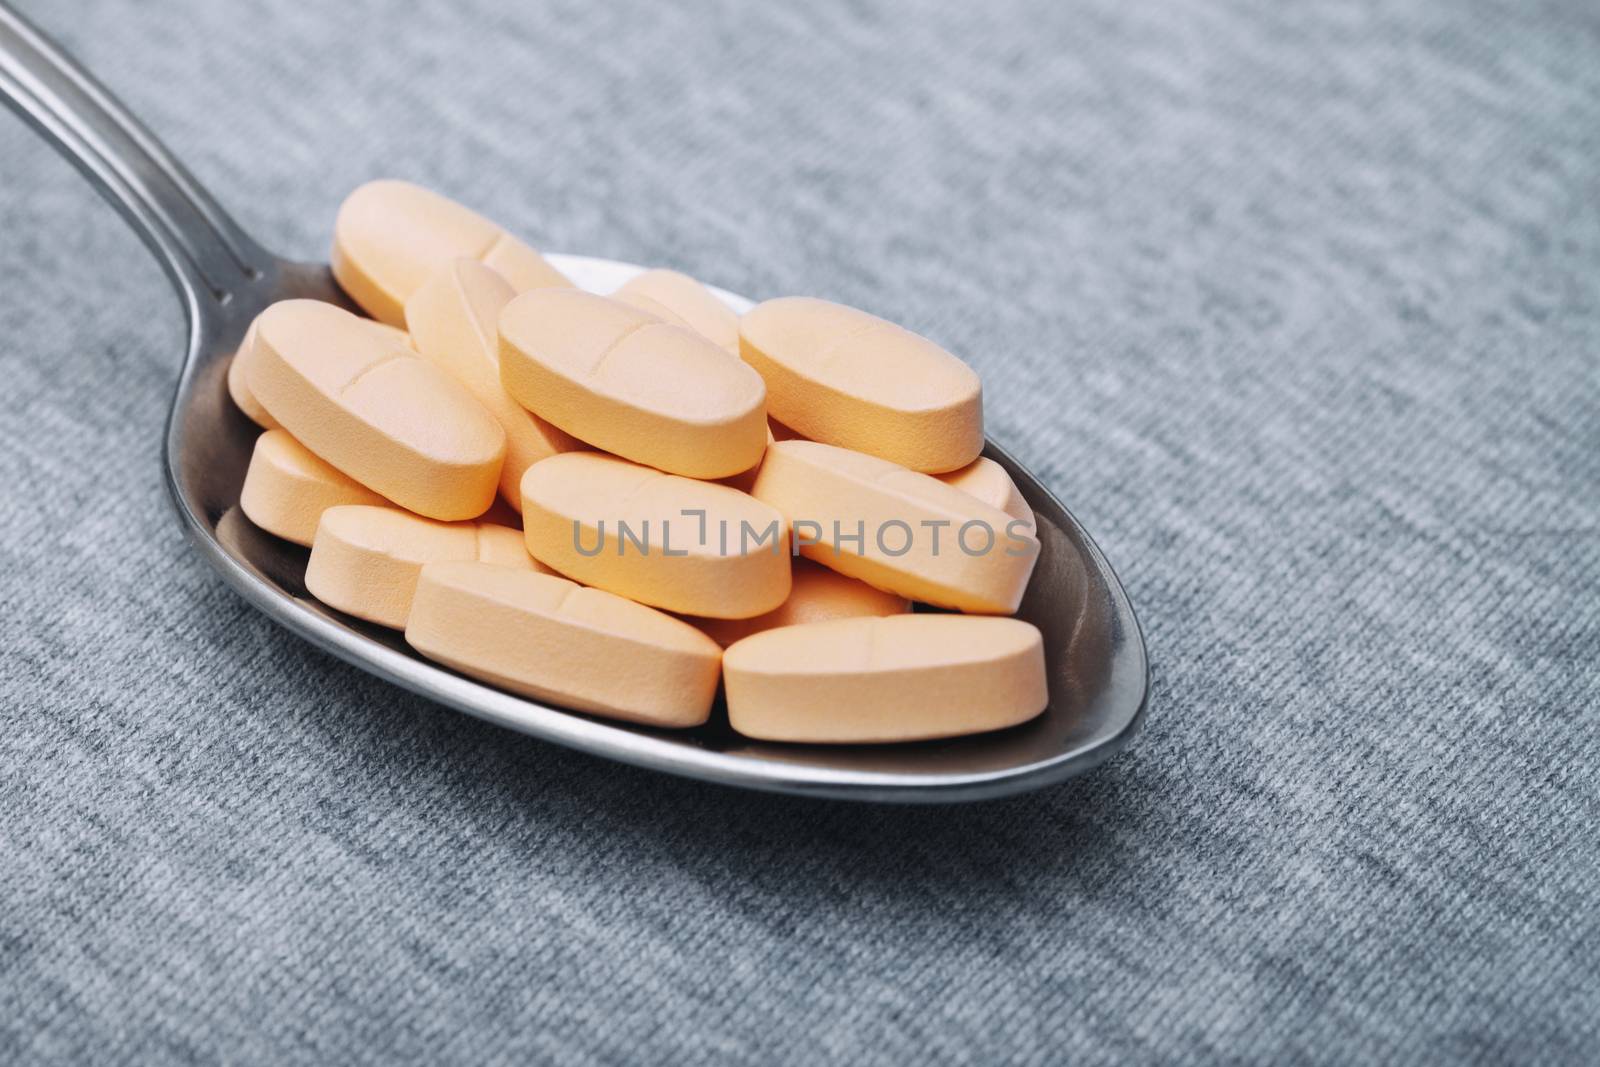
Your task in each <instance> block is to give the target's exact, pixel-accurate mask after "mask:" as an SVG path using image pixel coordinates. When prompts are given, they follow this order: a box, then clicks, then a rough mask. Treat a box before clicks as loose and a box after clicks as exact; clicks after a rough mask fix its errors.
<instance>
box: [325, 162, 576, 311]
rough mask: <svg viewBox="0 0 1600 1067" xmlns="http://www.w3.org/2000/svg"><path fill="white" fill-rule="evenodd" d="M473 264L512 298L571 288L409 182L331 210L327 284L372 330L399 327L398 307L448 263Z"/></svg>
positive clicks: (530, 254) (463, 211) (370, 191)
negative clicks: (357, 308) (498, 280)
mask: <svg viewBox="0 0 1600 1067" xmlns="http://www.w3.org/2000/svg"><path fill="white" fill-rule="evenodd" d="M463 257H464V258H466V259H476V260H478V261H479V262H481V263H484V264H486V265H488V266H490V267H493V268H494V269H495V270H497V271H499V272H500V273H501V274H502V275H504V277H505V279H506V281H508V282H510V283H511V287H512V288H513V289H515V290H516V291H517V292H519V293H520V292H522V291H524V290H526V289H536V288H539V287H541V286H547V285H557V286H568V285H571V284H572V282H570V281H568V280H567V278H566V276H565V275H563V274H562V273H561V272H560V271H558V270H556V269H555V267H553V266H551V265H550V263H549V262H548V261H546V260H545V258H544V257H543V256H541V255H539V253H537V252H535V251H534V250H533V249H532V248H529V247H528V246H527V245H525V244H523V243H522V242H521V241H519V240H517V239H516V238H515V237H512V236H511V235H510V234H508V233H506V232H505V231H504V230H502V229H501V228H500V227H499V226H496V225H495V224H494V223H492V222H490V221H489V220H488V219H486V218H484V217H483V216H482V215H479V214H478V213H477V212H475V211H472V210H470V209H468V208H465V207H463V206H461V205H460V204H458V203H456V202H455V201H454V200H450V199H448V198H446V197H443V196H440V195H439V194H438V193H435V192H432V191H431V190H428V189H424V188H422V187H421V186H420V185H412V184H411V183H410V182H402V181H394V180H390V179H385V180H381V181H372V182H367V183H366V184H365V185H361V186H358V187H357V188H356V190H355V191H354V192H352V193H351V194H350V195H349V196H347V197H346V198H345V201H344V203H343V204H341V205H339V215H338V217H337V218H336V219H335V220H334V224H333V252H332V254H331V257H330V258H331V263H332V266H333V277H334V280H335V281H337V282H338V283H339V287H340V288H342V289H343V290H344V291H345V292H347V293H349V294H350V298H351V299H352V300H354V301H355V302H356V303H357V304H360V305H361V307H362V309H363V310H365V311H366V313H367V314H369V315H371V316H372V317H373V318H375V319H377V320H378V321H379V322H387V323H388V324H389V325H391V326H404V325H405V303H406V301H407V300H409V299H410V298H411V294H412V293H414V292H416V290H417V289H418V288H419V287H420V286H421V285H422V283H423V282H425V281H427V280H428V277H429V276H430V275H432V274H433V273H434V272H435V271H437V270H439V269H440V268H441V267H443V266H444V265H445V264H446V263H448V262H450V261H451V260H452V259H459V258H463Z"/></svg>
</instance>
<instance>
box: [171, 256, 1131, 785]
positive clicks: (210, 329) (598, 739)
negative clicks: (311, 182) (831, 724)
mask: <svg viewBox="0 0 1600 1067" xmlns="http://www.w3.org/2000/svg"><path fill="white" fill-rule="evenodd" d="M546 258H548V259H549V260H550V261H551V262H552V263H553V264H554V265H555V266H556V267H557V268H558V269H562V270H563V271H564V272H565V273H569V274H571V273H582V272H583V271H584V269H585V268H587V270H588V271H590V272H592V271H594V270H596V269H604V270H605V271H607V272H610V273H614V274H615V275H616V276H617V277H619V278H620V279H622V280H626V277H628V276H631V275H633V274H637V273H641V272H643V271H644V270H645V269H646V268H644V267H640V266H637V265H635V264H631V263H625V262H622V261H618V260H610V259H604V258H601V257H594V256H578V255H571V254H562V253H546ZM283 266H284V268H285V270H286V271H308V270H324V269H325V267H323V266H322V265H320V264H317V265H306V264H284V265H283ZM573 268H578V269H577V270H574V269H573ZM619 284H620V282H619ZM708 288H710V289H711V290H712V291H713V292H714V293H716V294H717V295H718V296H719V297H720V298H722V299H723V300H725V301H727V302H728V303H729V305H730V306H732V307H734V308H735V309H736V310H741V311H742V310H744V309H747V308H748V307H750V306H752V302H751V301H750V300H749V299H748V298H746V297H743V296H740V295H739V294H736V293H732V292H729V291H727V290H725V289H720V288H717V287H715V286H708ZM243 318H244V316H242V315H241V314H239V312H238V310H237V309H235V313H234V314H232V315H230V316H228V319H227V321H219V322H206V321H201V320H198V319H197V320H196V321H194V322H193V323H192V324H191V326H192V328H191V330H190V345H189V352H188V354H187V358H186V360H185V364H184V368H183V373H182V374H181V375H180V377H179V382H178V387H177V389H176V390H175V392H174V396H173V402H172V407H171V409H170V411H169V413H168V425H167V433H166V435H165V438H164V442H163V456H162V466H163V474H164V480H165V482H166V485H167V489H168V495H169V497H170V499H171V501H172V504H173V507H174V509H175V510H176V511H177V513H178V518H179V520H180V523H181V525H182V527H183V530H184V533H185V534H186V536H187V537H188V539H189V541H190V542H191V543H192V544H193V545H194V547H195V548H196V549H197V550H198V551H199V553H200V555H201V557H202V558H203V559H205V560H206V562H207V563H209V564H210V565H211V566H212V568H213V569H215V570H216V571H217V572H218V573H219V574H220V575H221V576H222V578H223V580H224V581H226V582H227V584H228V585H229V586H231V587H232V588H233V589H234V591H235V592H237V593H238V594H239V595H240V596H242V597H243V598H244V599H245V601H246V602H247V603H249V604H250V605H251V606H253V607H255V608H256V609H257V610H259V611H261V612H262V613H263V614H265V615H266V616H267V617H268V618H270V619H272V620H273V621H275V622H277V623H278V624H279V625H281V626H283V627H284V628H286V629H288V630H289V631H290V632H292V633H294V634H296V635H297V636H299V637H300V638H302V639H304V640H306V641H308V642H310V643H311V644H313V645H315V646H317V647H319V648H321V649H323V650H325V651H328V652H331V653H332V654H333V655H335V656H337V657H338V658H339V659H341V660H343V661H344V662H346V663H349V664H351V665H352V666H354V667H357V668H359V669H361V670H364V671H366V672H367V673H369V674H372V675H374V676H376V677H379V678H382V679H384V680H385V681H388V682H390V683H392V684H395V685H398V686H400V687H401V688H403V689H406V690H408V691H410V692H413V693H416V694H418V695H419V696H422V697H425V698H427V699H429V700H432V701H434V702H436V703H439V704H443V705H445V706H447V707H450V708H452V709H454V710H456V711H460V712H464V713H466V714H468V715H471V716H473V717H474V718H478V719H482V720H484V721H486V722H491V723H493V724H495V725H498V726H501V727H505V728H507V729H511V730H515V731H517V732H518V733H523V734H528V735H530V736H533V737H537V738H540V739H543V740H546V741H552V742H555V743H557V744H561V745H564V746H566V747H568V748H572V749H576V750H578V751H581V752H585V753H588V754H590V755H594V756H599V757H602V758H606V759H614V760H617V761H619V762H622V763H626V764H629V765H632V766H636V767H641V768H645V769H648V770H654V771H660V772H663V773H668V774H676V775H679V776H684V777H690V778H695V779H699V780H702V781H708V782H714V783H717V784H721V785H728V786H734V787H740V788H748V789H754V790H758V791H762V792H768V793H782V794H791V795H798V796H811V797H825V798H831V799H837V800H852V801H869V802H877V803H952V802H964V801H972V800H985V799H996V798H1000V797H1005V796H1011V795H1014V794H1017V793H1022V792H1027V791H1031V790H1034V789H1038V788H1041V787H1044V786H1047V785H1050V784H1052V783H1055V782H1058V781H1062V780H1064V779H1066V778H1070V777H1073V776H1075V775H1077V774H1081V773H1083V772H1085V771H1087V770H1090V769H1092V768H1093V767H1096V766H1098V765H1099V764H1101V763H1103V762H1105V761H1106V760H1107V759H1109V758H1110V757H1112V756H1113V755H1115V754H1116V753H1118V752H1120V751H1121V750H1122V749H1123V748H1125V747H1126V746H1127V745H1128V744H1129V743H1130V742H1131V741H1132V740H1133V738H1134V736H1135V735H1136V734H1137V732H1138V730H1139V728H1140V726H1141V724H1142V723H1143V720H1144V717H1145V715H1146V714H1147V711H1148V708H1149V703H1150V667H1149V658H1148V654H1147V650H1146V646H1145V639H1144V634H1143V630H1142V628H1141V627H1140V625H1139V622H1138V616H1137V614H1136V613H1135V611H1134V609H1133V604H1132V602H1131V601H1130V600H1129V598H1128V595H1127V592H1126V590H1124V588H1123V586H1122V582H1121V580H1120V578H1119V577H1118V576H1117V574H1116V572H1115V570H1114V569H1113V568H1112V567H1111V564H1110V562H1109V560H1107V559H1106V557H1105V554H1104V552H1102V551H1101V549H1100V547H1099V545H1098V544H1096V543H1095V541H1094V539H1093V538H1092V537H1091V536H1090V535H1089V533H1088V531H1087V530H1086V529H1084V527H1083V525H1082V524H1081V523H1080V522H1078V520H1077V518H1076V517H1075V516H1074V515H1073V514H1072V513H1071V512H1070V511H1069V510H1068V509H1067V508H1066V506H1065V505H1063V504H1062V503H1061V501H1060V500H1059V499H1058V498H1057V497H1056V496H1055V494H1054V493H1053V492H1051V491H1050V489H1049V487H1048V486H1046V485H1045V484H1044V483H1043V482H1042V481H1041V480H1040V479H1039V478H1038V477H1037V476H1034V475H1033V474H1032V472H1031V471H1028V470H1027V468H1026V467H1024V466H1023V465H1022V464H1020V463H1018V462H1017V461H1016V459H1015V458H1014V457H1013V456H1012V455H1011V454H1010V453H1009V452H1007V451H1006V450H1005V449H1004V448H1003V447H1001V446H1000V445H998V444H996V443H995V442H994V441H993V440H992V439H987V438H986V448H985V452H984V454H985V455H987V456H990V457H991V458H994V459H996V460H997V461H999V462H1001V463H1002V465H1003V466H1005V467H1007V468H1008V470H1013V471H1021V472H1024V473H1025V474H1027V476H1028V480H1029V481H1030V483H1031V484H1032V485H1033V486H1036V487H1037V489H1038V491H1039V492H1040V493H1041V494H1042V495H1043V496H1044V497H1045V498H1046V500H1047V501H1048V502H1049V503H1050V504H1051V505H1052V506H1053V507H1054V508H1056V509H1057V510H1058V512H1059V515H1060V517H1061V518H1062V519H1064V524H1063V525H1062V531H1063V533H1066V534H1067V535H1068V536H1069V537H1070V538H1071V539H1072V540H1073V541H1075V542H1076V545H1077V546H1078V547H1081V550H1082V551H1083V552H1084V554H1085V555H1086V557H1087V560H1086V562H1087V564H1088V566H1089V567H1090V568H1091V569H1092V570H1093V571H1094V572H1096V573H1097V574H1098V575H1099V576H1100V577H1101V578H1102V580H1103V582H1104V584H1105V587H1106V591H1107V593H1108V594H1109V597H1110V601H1111V608H1112V612H1113V614H1114V616H1115V618H1116V621H1117V622H1118V623H1119V624H1120V625H1119V626H1118V629H1119V630H1120V631H1121V637H1122V641H1121V642H1120V643H1119V644H1118V646H1117V648H1116V649H1114V650H1113V651H1112V653H1111V655H1112V656H1113V657H1116V656H1120V655H1129V656H1132V657H1133V658H1134V659H1135V660H1136V664H1135V666H1136V677H1137V680H1138V686H1139V694H1138V700H1137V703H1136V705H1135V706H1133V707H1131V708H1122V709H1121V710H1122V711H1123V714H1122V716H1121V719H1120V722H1119V723H1118V724H1117V726H1116V728H1115V729H1114V730H1111V731H1109V732H1106V733H1103V734H1099V735H1097V736H1095V737H1093V738H1092V739H1091V740H1089V741H1088V742H1085V743H1081V744H1078V745H1077V746H1076V747H1069V748H1066V749H1063V750H1062V751H1060V752H1058V753H1056V754H1054V755H1052V756H1050V757H1048V758H1045V759H1039V760H1033V761H1029V762H1024V763H1019V764H1017V765H1015V766H1011V767H1004V768H1000V769H991V770H985V771H965V772H964V771H936V772H927V773H905V772H897V771H874V770H858V769H844V768H838V767H827V766H818V765H808V764H806V763H804V762H800V761H794V762H790V761H773V760H768V759H761V758H757V757H753V756H746V755H741V754H738V753H731V752H719V751H713V750H710V749H707V748H702V747H699V746H697V745H695V744H694V743H692V742H686V741H684V740H680V739H677V737H676V736H675V735H673V734H669V733H668V732H666V731H661V733H660V734H656V733H647V732H641V730H640V728H639V727H637V726H636V725H632V724H623V723H611V722H608V721H606V720H603V719H598V718H593V717H589V716H585V715H582V714H579V713H575V712H571V711H567V710H564V709H562V708H559V707H556V706H553V705H547V704H542V703H540V702H538V701H534V700H529V699H526V698H523V697H519V696H515V695H512V694H510V693H507V692H505V691H503V690H500V689H496V688H494V687H493V686H491V685H488V684H486V683H482V682H477V681H474V680H473V679H471V678H468V677H466V676H464V675H461V674H457V673H455V672H454V671H451V670H448V669H447V668H444V667H442V666H439V665H437V664H433V663H430V662H428V661H426V660H424V659H421V658H420V657H416V656H414V655H409V654H406V653H404V652H401V651H398V650H396V649H394V648H391V647H389V646H387V645H385V644H383V643H381V642H379V641H376V640H374V639H372V638H370V637H368V636H366V635H364V634H362V633H360V632H359V631H357V630H355V629H352V628H350V627H348V626H341V625H340V624H338V623H337V622H335V621H334V620H333V619H331V618H329V617H327V616H325V615H323V614H322V613H321V612H320V611H318V610H317V609H315V608H313V607H312V606H311V605H310V604H309V602H307V601H304V600H302V599H300V598H297V597H295V596H293V595H291V594H290V593H288V592H286V591H284V590H283V589H281V588H280V587H279V586H277V585H276V584H274V583H273V582H272V581H271V580H270V579H269V578H267V577H266V576H265V575H263V574H260V573H258V572H257V570H256V569H255V568H254V567H253V566H251V565H247V563H246V562H245V561H243V560H241V559H240V558H239V557H237V556H235V555H234V554H233V553H231V552H230V551H229V550H228V549H227V548H226V546H224V545H223V544H222V542H221V540H220V539H219V538H218V536H217V534H216V532H215V522H214V521H207V519H206V518H205V517H204V516H203V515H201V514H197V512H196V508H195V507H194V506H193V505H192V503H191V501H190V500H189V499H188V496H187V494H186V492H185V490H184V488H183V478H182V475H181V473H180V471H179V468H178V462H177V460H178V456H179V452H180V450H181V447H182V441H183V437H182V433H181V428H180V425H179V423H180V417H181V416H182V414H183V412H184V410H185V408H186V406H187V402H188V400H189V398H190V394H191V392H192V390H193V389H194V387H195V382H196V379H197V377H198V375H199V371H200V370H201V369H202V367H203V365H205V364H208V363H211V362H216V361H220V360H223V359H225V358H226V356H225V355H223V343H224V342H226V341H227V340H228V338H227V337H219V336H217V335H218V334H219V332H224V331H226V332H232V333H237V334H240V335H242V333H243V324H242V322H241V319H243ZM208 341H209V342H210V346H209V347H210V350H211V351H210V354H209V356H208V353H207V351H206V349H207V347H208V344H207V343H208ZM233 344H237V339H234V340H233ZM229 350H231V349H229ZM951 740H952V741H960V740H961V739H960V738H955V739H951Z"/></svg>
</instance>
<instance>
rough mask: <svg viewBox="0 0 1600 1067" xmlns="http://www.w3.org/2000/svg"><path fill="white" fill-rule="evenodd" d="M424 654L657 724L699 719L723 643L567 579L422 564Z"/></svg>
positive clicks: (580, 706) (512, 684)
mask: <svg viewBox="0 0 1600 1067" xmlns="http://www.w3.org/2000/svg"><path fill="white" fill-rule="evenodd" d="M406 641H407V642H409V643H410V645H411V647H413V648H415V649H416V650H417V651H418V652H420V653H422V654H423V655H424V656H427V657H428V658H429V659H431V660H434V661H436V662H438V663H443V664H444V665H445V666H447V667H452V668H454V669H456V670H458V671H460V672H461V673H463V674H468V675H471V676H473V677H475V678H480V679H482V680H483V681H486V682H489V683H490V684H491V685H496V686H499V687H501V688H503V689H508V690H510V691H511V692H514V693H518V694H521V695H523V696H529V697H532V698H534V699H535V700H545V701H550V702H552V703H556V704H562V705H565V706H566V707H569V708H573V709H575V710H577V711H586V712H590V713H592V714H595V715H604V716H606V717H608V718H613V719H625V720H628V721H630V722H641V723H648V724H650V725H652V726H668V727H685V726H698V725H700V724H701V723H703V722H705V721H706V718H707V716H708V715H709V714H710V711H711V701H712V700H713V698H714V697H715V696H716V692H717V677H718V664H719V662H720V660H721V653H722V650H721V649H720V648H718V647H717V645H716V642H714V641H712V640H711V639H710V638H709V637H706V636H705V635H704V634H702V633H700V632H699V631H698V630H696V629H695V628H694V627H693V626H690V625H689V624H688V623H685V622H682V621H680V620H678V619H674V618H672V617H671V616H670V615H664V614H662V613H661V612H659V611H656V610H654V609H653V608H647V607H645V606H644V605H643V604H635V603H633V602H632V601H629V600H624V599H623V598H622V597H619V596H613V595H612V594H610V593H607V592H605V591H603V590H600V589H585V588H584V587H583V586H581V585H578V584H576V583H574V582H570V581H568V580H567V579H565V578H559V577H553V576H550V575H543V574H532V573H526V572H507V571H502V570H497V569H496V568H493V567H485V566H483V565H481V564H474V563H430V564H428V565H427V566H426V567H424V568H422V575H421V580H420V581H418V583H417V595H416V599H415V601H414V602H413V605H412V610H411V621H410V623H409V624H408V625H407V626H406Z"/></svg>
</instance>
